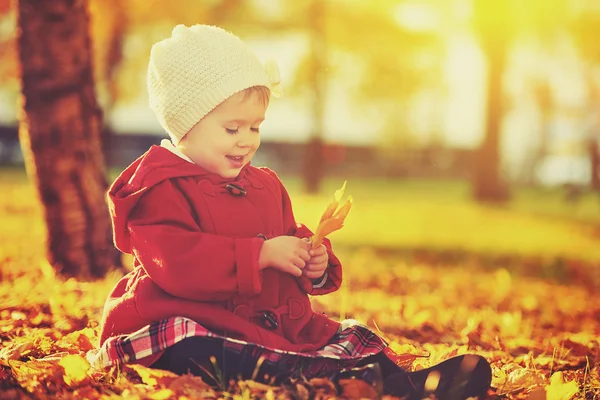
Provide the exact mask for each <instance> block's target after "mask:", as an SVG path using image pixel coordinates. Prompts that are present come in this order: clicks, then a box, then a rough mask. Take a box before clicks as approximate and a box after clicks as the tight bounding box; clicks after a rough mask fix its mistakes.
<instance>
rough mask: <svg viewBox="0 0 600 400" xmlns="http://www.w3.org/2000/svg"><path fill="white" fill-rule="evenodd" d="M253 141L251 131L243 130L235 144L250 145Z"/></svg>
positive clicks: (240, 145)
mask: <svg viewBox="0 0 600 400" xmlns="http://www.w3.org/2000/svg"><path fill="white" fill-rule="evenodd" d="M253 142H254V136H253V135H252V132H244V133H242V134H241V135H240V136H239V140H238V142H237V145H238V146H239V147H251V146H252V143H253Z"/></svg>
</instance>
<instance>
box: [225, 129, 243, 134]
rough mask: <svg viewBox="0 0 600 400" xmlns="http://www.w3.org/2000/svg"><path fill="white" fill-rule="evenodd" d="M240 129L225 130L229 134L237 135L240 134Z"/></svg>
mask: <svg viewBox="0 0 600 400" xmlns="http://www.w3.org/2000/svg"><path fill="white" fill-rule="evenodd" d="M239 129H240V128H235V129H231V128H225V130H226V131H227V133H229V134H230V135H235V134H236V133H238V131H239Z"/></svg>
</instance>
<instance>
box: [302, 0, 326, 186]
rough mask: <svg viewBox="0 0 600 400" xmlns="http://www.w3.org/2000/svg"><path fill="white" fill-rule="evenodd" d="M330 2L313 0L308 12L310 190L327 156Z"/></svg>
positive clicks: (307, 160) (306, 166)
mask: <svg viewBox="0 0 600 400" xmlns="http://www.w3.org/2000/svg"><path fill="white" fill-rule="evenodd" d="M326 5H327V2H326V1H325V0H312V2H311V5H310V8H309V9H308V10H307V11H308V13H309V16H310V18H309V26H308V32H309V35H310V48H311V52H310V62H309V65H310V68H309V71H308V72H309V78H308V85H309V86H310V87H311V88H312V94H313V96H312V97H313V98H312V109H313V121H314V123H313V124H314V126H313V127H312V133H311V136H310V139H309V141H308V144H307V146H306V150H305V151H306V155H305V157H304V183H305V188H306V191H307V192H308V193H318V192H319V186H320V183H321V180H322V179H323V176H324V175H325V159H324V155H323V133H324V129H325V128H324V124H325V121H324V114H325V101H324V100H325V99H324V95H325V93H324V92H325V71H324V69H325V66H326V65H327V59H326V57H327V41H328V40H327V36H326V35H325V21H326V18H327V17H328V16H327V14H326V13H327V10H326Z"/></svg>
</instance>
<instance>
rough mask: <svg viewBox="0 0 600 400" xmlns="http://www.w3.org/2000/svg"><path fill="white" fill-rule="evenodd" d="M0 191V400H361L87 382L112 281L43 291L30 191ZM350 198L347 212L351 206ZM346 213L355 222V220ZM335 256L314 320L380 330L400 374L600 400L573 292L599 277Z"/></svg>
mask: <svg viewBox="0 0 600 400" xmlns="http://www.w3.org/2000/svg"><path fill="white" fill-rule="evenodd" d="M0 186H1V189H2V192H3V193H4V195H5V196H3V197H2V198H0V221H3V223H2V224H0V273H1V281H0V341H1V344H0V399H9V398H10V399H12V398H45V397H60V398H76V399H81V398H92V399H94V398H122V397H125V398H153V399H167V398H180V399H185V398H201V397H208V398H218V397H233V398H239V399H245V398H252V397H258V398H313V397H317V398H331V397H357V396H365V397H372V396H373V395H374V393H373V392H372V389H371V388H369V387H366V386H362V385H360V384H356V383H346V384H345V385H343V387H342V390H341V392H340V391H336V388H335V387H333V386H332V385H331V383H330V382H328V381H325V380H313V381H311V382H300V381H298V382H292V383H290V384H288V385H286V386H282V387H267V386H264V385H260V384H256V383H253V382H236V383H235V384H233V385H232V386H231V387H229V388H227V389H226V391H224V392H223V391H220V390H215V389H213V388H210V387H208V386H206V385H205V384H204V383H203V382H201V381H200V380H199V379H198V378H194V377H190V376H186V377H176V376H173V375H171V374H167V373H158V372H153V371H151V370H148V369H145V368H139V367H138V368H135V367H126V368H125V369H123V370H121V371H106V372H102V373H98V372H93V371H90V370H88V366H87V364H86V362H85V359H84V356H85V352H86V351H87V350H89V349H91V348H92V347H93V346H94V345H95V344H96V341H97V328H98V319H99V317H100V313H101V307H102V304H103V301H104V298H105V296H106V294H107V292H108V291H109V290H110V288H111V286H112V284H113V283H114V282H115V280H116V279H118V276H117V275H111V276H109V277H107V278H106V279H105V280H104V281H99V282H95V283H86V282H78V281H76V280H68V281H66V282H64V281H59V280H58V279H56V278H55V277H54V276H53V275H52V274H51V273H50V271H51V269H50V268H49V267H48V266H47V265H45V263H44V261H43V227H42V223H41V213H40V210H39V207H37V206H36V203H35V199H34V197H33V192H32V190H31V187H30V186H29V185H28V184H26V183H23V182H20V181H18V182H16V183H15V182H13V181H8V182H7V181H4V182H0ZM353 195H354V193H353ZM354 197H355V201H356V202H357V203H358V201H359V200H360V196H359V199H357V196H356V195H354ZM322 204H323V203H319V204H318V207H317V206H315V210H314V212H313V214H314V215H318V214H319V212H320V211H321V208H322ZM302 213H305V214H306V215H309V214H311V212H310V210H306V209H304V210H301V211H300V214H302ZM353 213H354V214H353V215H351V217H352V218H355V220H357V219H358V218H360V214H359V213H358V212H357V209H355V210H353ZM351 223H352V220H349V221H348V224H351ZM411 229H416V228H414V227H413V228H411ZM485 229H486V228H485V227H484V226H482V227H480V229H479V231H480V234H486V233H485ZM341 233H342V232H340V235H341ZM460 234H461V235H464V234H463V233H460ZM477 234H478V232H473V235H477ZM518 234H522V233H521V232H519V233H518ZM334 238H335V237H334ZM369 240H372V239H369ZM340 242H341V243H342V245H338V253H339V255H340V257H341V258H342V260H343V261H344V263H345V282H344V286H343V288H342V289H341V290H340V291H339V292H337V293H334V294H331V295H327V296H323V297H318V298H314V299H313V303H314V307H315V308H316V309H319V310H324V311H327V313H328V314H329V315H331V316H333V317H335V318H355V319H358V320H361V321H364V322H366V323H368V324H369V325H370V326H372V327H373V328H374V329H378V330H380V331H381V333H382V334H383V335H384V336H385V337H386V338H387V339H388V340H389V342H390V343H391V345H392V347H393V348H394V349H395V350H397V351H398V352H400V353H407V354H412V355H413V356H414V357H412V358H409V360H413V361H412V363H411V365H410V366H409V368H412V369H418V368H422V367H426V366H429V365H431V364H433V363H436V362H439V361H440V360H443V359H444V358H447V357H450V356H452V355H456V354H462V353H465V352H475V353H478V354H481V355H484V356H485V357H487V358H488V359H489V360H490V362H491V363H492V366H493V371H494V380H493V388H492V390H491V391H490V397H498V396H503V397H505V398H509V399H522V398H523V399H524V398H531V399H542V398H548V399H569V398H586V399H594V398H600V364H599V362H600V292H598V291H597V290H595V286H594V285H586V284H583V283H584V282H585V281H589V280H590V279H592V278H593V277H594V276H597V275H595V274H600V270H598V269H594V268H595V264H594V262H593V261H592V262H590V261H589V260H587V261H585V262H584V261H581V260H577V259H574V260H571V262H581V263H583V264H585V268H586V269H585V270H586V271H587V272H586V274H587V275H586V276H587V277H588V279H580V280H579V281H581V283H582V284H571V285H570V286H566V285H562V284H561V283H560V282H561V279H560V276H553V279H551V280H543V279H541V278H539V277H535V276H534V275H537V273H529V274H527V273H525V272H527V271H526V266H527V263H526V262H520V261H519V260H520V258H519V257H518V256H515V257H514V258H511V259H507V260H509V261H506V260H505V261H504V263H505V265H504V268H491V267H489V266H488V267H486V268H483V267H482V266H481V263H480V262H479V260H481V259H482V258H481V257H478V256H474V257H472V258H468V257H467V258H458V259H457V258H452V257H450V258H448V259H445V258H444V257H441V256H439V255H437V256H435V257H420V258H419V257H416V258H415V257H410V258H407V257H406V254H405V253H402V252H400V253H396V252H393V251H383V250H380V249H379V250H378V249H375V248H374V247H372V246H344V245H343V244H344V241H343V240H341V241H340ZM467 254H469V252H467ZM540 257H541V258H544V257H542V256H540ZM512 261H514V262H515V263H519V264H520V267H519V268H513V265H512ZM594 271H595V273H594ZM563 272H564V271H563ZM567 272H568V271H567ZM570 281H573V280H570ZM575 281H577V280H575Z"/></svg>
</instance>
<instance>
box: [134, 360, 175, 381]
mask: <svg viewBox="0 0 600 400" xmlns="http://www.w3.org/2000/svg"><path fill="white" fill-rule="evenodd" d="M129 366H130V367H131V368H132V369H133V370H135V372H137V373H138V375H139V376H140V378H141V379H142V382H144V383H145V384H146V385H148V386H152V387H155V386H159V385H161V386H167V385H168V384H169V383H171V382H172V381H173V380H175V379H177V378H179V375H177V374H175V373H173V372H170V371H163V370H161V369H154V368H148V367H144V366H143V365H139V364H130V365H129Z"/></svg>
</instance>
